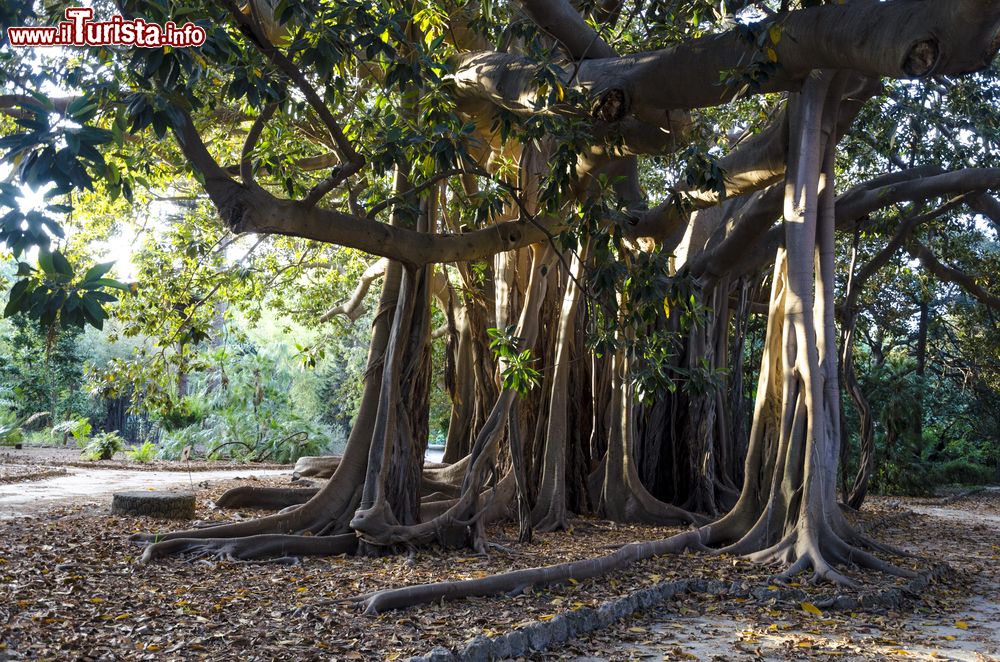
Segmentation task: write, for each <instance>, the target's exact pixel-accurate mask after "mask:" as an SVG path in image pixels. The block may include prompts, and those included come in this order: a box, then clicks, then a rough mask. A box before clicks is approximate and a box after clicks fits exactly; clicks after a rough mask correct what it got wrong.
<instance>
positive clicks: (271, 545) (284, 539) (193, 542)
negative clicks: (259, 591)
mask: <svg viewBox="0 0 1000 662" xmlns="http://www.w3.org/2000/svg"><path fill="white" fill-rule="evenodd" d="M357 546H358V539H357V536H355V535H354V534H350V533H347V534H342V535H337V536H289V535H274V534H267V535H257V536H245V537H242V538H175V539H173V540H167V541H164V542H156V543H153V544H151V545H149V546H147V547H146V549H145V551H143V553H142V559H141V560H142V562H143V563H148V562H150V561H153V560H156V559H159V558H163V557H166V556H171V555H174V554H194V555H196V556H198V557H206V556H212V557H215V558H218V559H222V560H226V561H260V560H264V559H271V560H289V559H296V558H298V557H301V556H334V555H337V554H352V553H354V550H355V549H357Z"/></svg>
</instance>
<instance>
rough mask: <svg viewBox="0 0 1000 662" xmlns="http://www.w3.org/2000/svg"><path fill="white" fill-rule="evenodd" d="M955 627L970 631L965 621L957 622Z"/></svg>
mask: <svg viewBox="0 0 1000 662" xmlns="http://www.w3.org/2000/svg"><path fill="white" fill-rule="evenodd" d="M955 627H957V628H958V629H959V630H968V629H969V624H968V623H966V622H965V621H955Z"/></svg>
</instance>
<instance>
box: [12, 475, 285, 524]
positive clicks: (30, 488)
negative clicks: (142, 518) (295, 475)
mask: <svg viewBox="0 0 1000 662" xmlns="http://www.w3.org/2000/svg"><path fill="white" fill-rule="evenodd" d="M288 473H289V472H288V471H287V470H254V469H228V470H220V471H198V472H193V473H190V474H189V473H187V472H181V471H130V470H121V469H83V468H76V467H66V474H65V475H60V476H54V477H51V478H46V479H44V480H37V481H29V482H22V483H11V484H0V519H12V518H17V517H25V516H29V515H34V514H37V513H40V512H42V511H44V510H46V509H48V508H51V507H53V506H55V505H59V504H66V503H74V504H80V503H101V504H104V505H107V504H109V503H110V496H111V493H112V492H120V491H124V490H144V489H164V488H168V487H183V486H191V485H200V484H202V483H204V482H206V481H218V480H233V479H238V478H247V479H253V478H261V477H266V476H280V475H287V474H288Z"/></svg>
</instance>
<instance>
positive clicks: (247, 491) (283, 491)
mask: <svg viewBox="0 0 1000 662" xmlns="http://www.w3.org/2000/svg"><path fill="white" fill-rule="evenodd" d="M317 492H319V488H318V487H311V488H305V489H298V488H285V487H254V486H252V485H243V486H240V487H234V488H233V489H231V490H229V491H228V492H226V493H225V494H223V495H222V496H221V497H219V499H218V501H216V502H215V505H216V506H218V507H219V508H260V509H262V510H281V509H282V508H287V507H289V506H298V505H301V504H303V503H305V502H306V501H308V500H309V499H311V498H313V497H314V496H316V493H317Z"/></svg>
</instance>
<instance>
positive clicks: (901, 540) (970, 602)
mask: <svg viewBox="0 0 1000 662" xmlns="http://www.w3.org/2000/svg"><path fill="white" fill-rule="evenodd" d="M903 505H904V506H905V507H907V508H909V509H910V510H911V511H913V513H914V515H913V516H912V517H907V518H903V519H902V520H901V521H900V522H899V523H898V524H896V525H895V526H893V527H892V528H888V527H887V528H885V529H884V530H883V531H875V532H874V533H875V535H876V537H878V538H881V539H884V540H886V541H887V542H890V543H892V544H895V545H899V546H902V547H904V548H906V549H909V550H911V551H913V552H916V553H917V554H920V555H926V556H928V557H931V558H934V559H939V560H943V561H946V562H947V563H949V564H950V565H951V566H953V567H954V568H956V569H957V570H958V571H959V573H958V577H957V578H956V579H955V580H954V582H949V583H948V584H947V585H945V586H938V587H935V588H934V589H933V590H932V593H931V594H929V595H928V596H925V598H924V599H923V600H922V601H919V602H917V603H916V604H915V605H914V606H913V608H911V609H908V610H906V611H901V612H894V611H887V612H885V613H876V614H866V613H857V614H845V613H832V612H831V613H824V614H823V615H822V616H814V615H811V614H808V613H806V612H804V611H802V610H801V609H796V608H795V605H784V606H780V605H773V606H765V605H756V604H751V603H742V604H741V603H739V602H737V601H734V600H732V599H725V598H723V599H720V600H717V601H712V600H710V599H705V598H699V597H693V598H688V599H685V600H681V601H678V602H674V603H671V604H667V605H664V606H662V607H661V608H659V609H658V610H656V611H653V612H649V613H646V614H644V615H643V616H641V617H639V618H635V619H630V620H628V621H626V622H623V623H621V624H619V625H617V626H615V627H613V628H611V629H609V630H605V631H602V632H597V633H594V634H593V635H591V636H589V637H587V638H585V639H582V640H578V641H576V642H572V643H571V644H570V645H568V646H566V647H564V649H562V650H559V651H551V652H550V653H548V654H545V655H543V656H539V657H537V658H536V659H539V660H554V659H570V660H575V661H576V662H603V661H605V660H614V661H617V660H635V659H657V660H685V659H687V660H702V661H716V660H718V661H723V660H724V661H727V662H728V661H730V660H732V661H734V662H735V661H743V660H807V659H810V660H811V659H834V658H837V659H847V660H956V661H961V662H982V661H993V660H1000V489H991V490H987V491H985V492H982V493H980V494H976V495H973V496H971V497H969V498H966V499H962V500H959V501H957V502H954V503H950V504H947V505H938V504H929V503H920V502H917V501H912V500H911V501H906V502H904V503H903ZM774 607H782V608H774Z"/></svg>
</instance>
